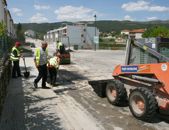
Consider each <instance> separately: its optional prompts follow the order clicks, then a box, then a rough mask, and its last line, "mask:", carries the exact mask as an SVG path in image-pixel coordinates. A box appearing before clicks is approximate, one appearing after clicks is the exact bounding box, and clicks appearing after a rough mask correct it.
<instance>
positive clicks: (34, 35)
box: [24, 29, 36, 38]
mask: <svg viewBox="0 0 169 130" xmlns="http://www.w3.org/2000/svg"><path fill="white" fill-rule="evenodd" d="M24 34H25V36H28V37H32V38H35V37H36V34H35V32H34V31H33V30H30V29H29V30H27V31H25V33H24Z"/></svg>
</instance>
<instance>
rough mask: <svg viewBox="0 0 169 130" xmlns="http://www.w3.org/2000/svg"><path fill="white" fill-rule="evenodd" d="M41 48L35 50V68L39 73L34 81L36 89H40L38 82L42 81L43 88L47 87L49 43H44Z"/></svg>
mask: <svg viewBox="0 0 169 130" xmlns="http://www.w3.org/2000/svg"><path fill="white" fill-rule="evenodd" d="M41 44H42V45H41V47H40V48H36V49H35V58H34V62H35V66H36V68H37V69H38V71H39V74H38V76H37V77H36V79H35V80H34V87H35V88H37V87H38V82H39V81H40V80H41V79H42V88H48V87H46V81H47V63H48V49H47V42H42V43H41Z"/></svg>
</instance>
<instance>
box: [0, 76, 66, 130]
mask: <svg viewBox="0 0 169 130" xmlns="http://www.w3.org/2000/svg"><path fill="white" fill-rule="evenodd" d="M32 88H33V86H32V83H31V82H30V81H28V80H25V79H24V78H16V79H11V81H10V85H9V87H8V90H7V92H8V94H7V97H6V100H5V103H4V107H3V112H2V116H1V122H0V129H1V130H62V129H63V128H62V126H61V123H60V122H61V121H60V118H59V117H57V116H56V114H55V115H54V113H52V112H51V111H48V109H49V107H48V106H45V105H43V103H42V104H41V102H45V101H48V102H49V101H50V100H52V99H54V98H57V97H49V98H42V97H39V96H37V95H36V96H33V95H32V92H33V89H32ZM37 103H40V104H41V105H36V104H37ZM49 103H50V102H49ZM51 106H53V107H56V106H57V104H50V107H51Z"/></svg>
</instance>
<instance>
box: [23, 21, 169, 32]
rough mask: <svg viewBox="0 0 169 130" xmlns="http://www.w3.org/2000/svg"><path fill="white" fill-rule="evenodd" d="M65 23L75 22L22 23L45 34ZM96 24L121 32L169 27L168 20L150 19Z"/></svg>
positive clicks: (99, 22)
mask: <svg viewBox="0 0 169 130" xmlns="http://www.w3.org/2000/svg"><path fill="white" fill-rule="evenodd" d="M89 23H90V24H89V26H94V23H93V24H91V23H92V22H89ZM65 24H73V23H71V22H57V23H40V24H37V23H22V28H23V30H24V31H25V30H28V29H32V30H34V31H36V32H37V33H38V34H40V35H44V34H45V33H46V32H47V31H49V30H52V29H57V28H59V27H60V26H63V25H65ZM96 26H97V27H98V28H99V30H100V32H111V31H116V32H120V31H121V30H124V29H138V28H150V27H154V26H165V27H167V28H169V20H168V21H160V20H159V21H149V22H137V21H110V20H109V21H108V20H107V21H106V20H103V21H97V22H96Z"/></svg>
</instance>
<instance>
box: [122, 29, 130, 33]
mask: <svg viewBox="0 0 169 130" xmlns="http://www.w3.org/2000/svg"><path fill="white" fill-rule="evenodd" d="M122 32H130V30H127V29H125V30H122Z"/></svg>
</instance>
